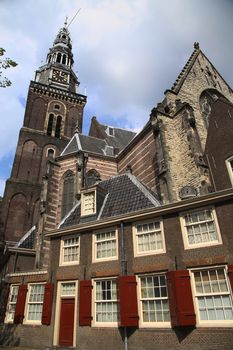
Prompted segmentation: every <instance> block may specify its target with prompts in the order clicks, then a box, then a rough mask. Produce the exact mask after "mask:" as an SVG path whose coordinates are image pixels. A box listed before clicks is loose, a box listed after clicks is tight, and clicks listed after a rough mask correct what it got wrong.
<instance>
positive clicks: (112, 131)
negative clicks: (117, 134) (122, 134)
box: [106, 126, 114, 136]
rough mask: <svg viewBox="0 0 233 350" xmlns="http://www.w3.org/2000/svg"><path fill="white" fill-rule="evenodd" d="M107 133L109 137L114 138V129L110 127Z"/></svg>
mask: <svg viewBox="0 0 233 350" xmlns="http://www.w3.org/2000/svg"><path fill="white" fill-rule="evenodd" d="M106 131H107V134H108V135H109V136H114V128H112V127H111V126H108V127H107V130H106Z"/></svg>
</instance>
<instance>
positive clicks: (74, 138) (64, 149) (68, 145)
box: [59, 133, 77, 157]
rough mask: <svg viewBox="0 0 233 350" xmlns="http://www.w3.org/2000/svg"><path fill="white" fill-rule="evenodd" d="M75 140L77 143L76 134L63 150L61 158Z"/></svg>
mask: <svg viewBox="0 0 233 350" xmlns="http://www.w3.org/2000/svg"><path fill="white" fill-rule="evenodd" d="M73 139H75V140H76V141H77V138H76V133H75V134H74V135H73V136H72V137H71V139H70V140H69V142H68V143H67V145H66V147H65V148H64V149H63V151H62V152H61V154H60V156H63V155H64V153H65V151H66V150H67V148H68V146H69V145H70V144H71V142H72V141H73ZM60 156H59V157H60Z"/></svg>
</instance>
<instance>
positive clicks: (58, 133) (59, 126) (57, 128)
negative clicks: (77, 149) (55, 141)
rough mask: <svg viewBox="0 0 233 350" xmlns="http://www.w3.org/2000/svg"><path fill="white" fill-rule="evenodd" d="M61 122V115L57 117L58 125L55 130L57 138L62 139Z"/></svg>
mask: <svg viewBox="0 0 233 350" xmlns="http://www.w3.org/2000/svg"><path fill="white" fill-rule="evenodd" d="M61 122H62V117H61V116H60V115H58V116H57V123H56V128H55V137H57V138H58V137H60V134H61Z"/></svg>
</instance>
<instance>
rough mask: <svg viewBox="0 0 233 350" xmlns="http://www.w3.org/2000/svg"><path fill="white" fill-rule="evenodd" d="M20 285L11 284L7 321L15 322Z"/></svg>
mask: <svg viewBox="0 0 233 350" xmlns="http://www.w3.org/2000/svg"><path fill="white" fill-rule="evenodd" d="M18 290H19V286H18V285H17V286H16V285H11V287H10V293H9V298H8V304H7V310H6V317H5V322H14V316H15V307H16V302H17V296H18Z"/></svg>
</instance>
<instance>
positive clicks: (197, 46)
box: [193, 42, 200, 50]
mask: <svg viewBox="0 0 233 350" xmlns="http://www.w3.org/2000/svg"><path fill="white" fill-rule="evenodd" d="M193 46H194V49H196V50H198V49H199V48H200V47H199V43H198V42H195V43H194V45H193Z"/></svg>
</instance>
